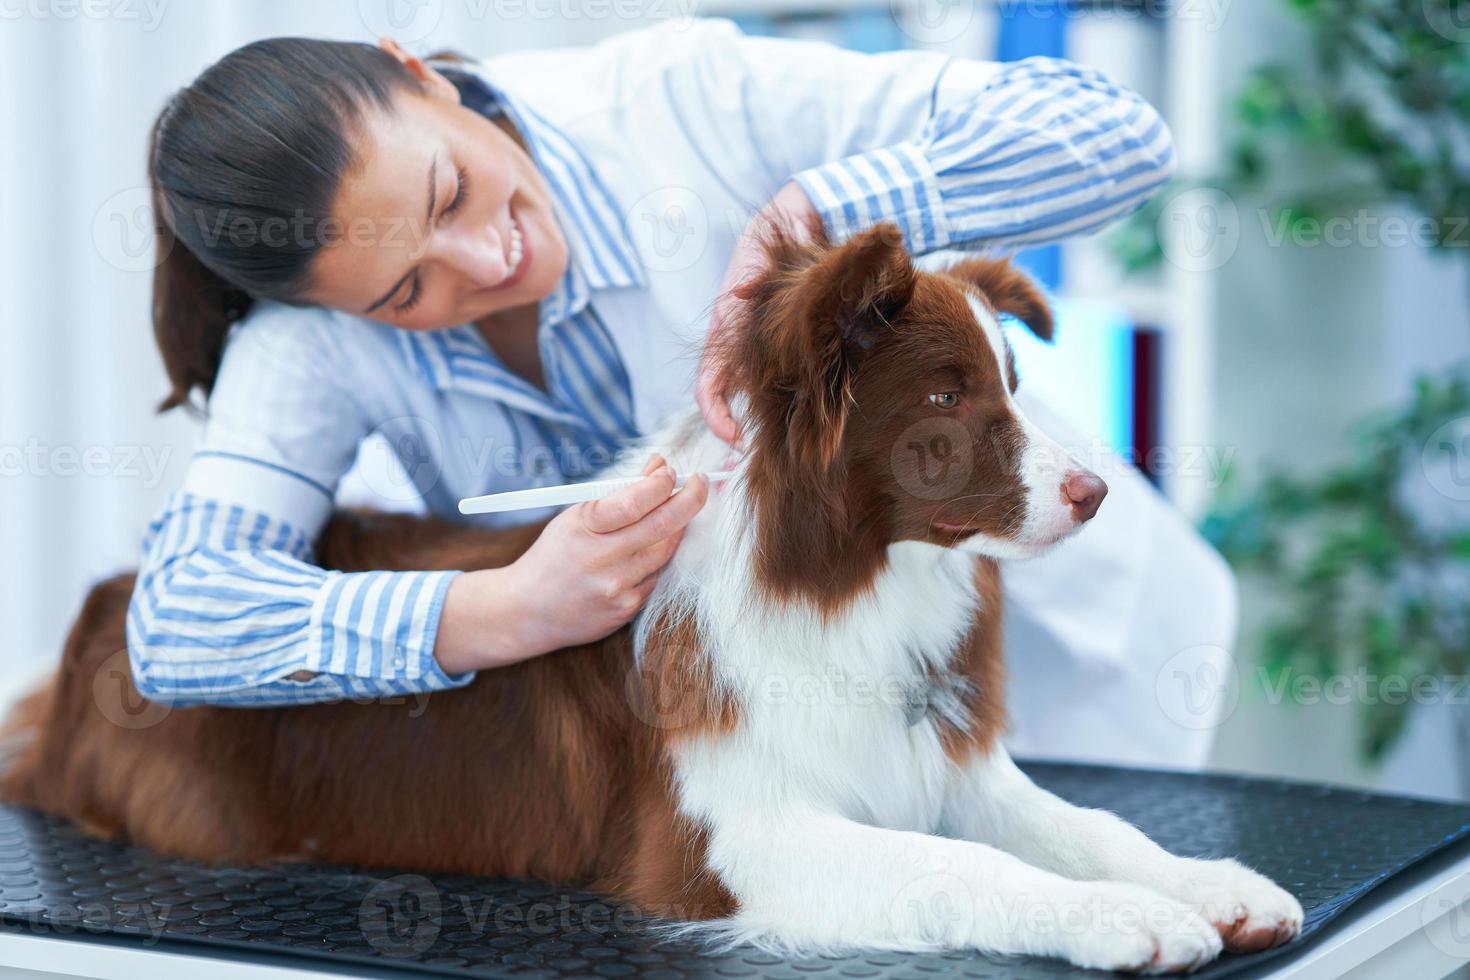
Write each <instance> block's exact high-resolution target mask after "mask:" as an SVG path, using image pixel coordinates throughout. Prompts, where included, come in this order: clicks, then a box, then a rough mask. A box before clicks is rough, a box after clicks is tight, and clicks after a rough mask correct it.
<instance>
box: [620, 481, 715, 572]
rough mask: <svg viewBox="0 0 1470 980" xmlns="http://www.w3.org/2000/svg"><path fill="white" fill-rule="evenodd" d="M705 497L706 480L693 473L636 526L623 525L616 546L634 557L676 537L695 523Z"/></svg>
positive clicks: (707, 493)
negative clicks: (644, 550) (677, 490)
mask: <svg viewBox="0 0 1470 980" xmlns="http://www.w3.org/2000/svg"><path fill="white" fill-rule="evenodd" d="M708 497H709V480H708V479H706V478H705V475H704V474H703V473H696V474H695V475H694V476H692V477H691V478H690V479H689V482H688V483H686V484H684V489H682V490H680V491H679V492H678V493H676V494H674V495H673V496H672V497H669V498H668V499H667V500H665V501H664V502H663V503H661V504H659V505H658V507H656V508H654V509H653V510H652V511H650V512H649V513H648V514H646V515H645V516H644V517H643V518H642V519H641V520H639V521H638V522H637V523H634V524H630V525H628V526H625V527H624V528H623V529H622V531H620V532H619V533H618V544H619V546H620V547H621V548H622V549H623V551H624V553H625V554H634V553H636V552H639V551H642V550H643V549H644V548H647V547H649V546H650V545H653V544H656V543H658V542H659V541H662V540H664V539H665V538H667V537H669V536H670V535H673V534H677V533H678V532H680V531H682V530H684V528H686V527H688V525H689V522H690V521H692V520H694V515H696V514H698V513H699V509H700V508H701V507H703V506H704V502H705V500H706V499H708Z"/></svg>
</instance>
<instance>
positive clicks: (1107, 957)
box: [1059, 882, 1221, 973]
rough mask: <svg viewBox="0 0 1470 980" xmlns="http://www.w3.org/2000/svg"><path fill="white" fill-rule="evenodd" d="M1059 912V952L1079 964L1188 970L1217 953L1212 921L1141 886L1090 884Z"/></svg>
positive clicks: (1152, 970)
mask: <svg viewBox="0 0 1470 980" xmlns="http://www.w3.org/2000/svg"><path fill="white" fill-rule="evenodd" d="M1059 911H1060V913H1061V917H1060V919H1059V922H1060V925H1061V927H1062V928H1061V934H1062V945H1061V949H1060V950H1059V952H1060V955H1061V956H1063V957H1064V958H1066V959H1068V960H1070V961H1071V962H1073V963H1075V964H1077V965H1078V966H1085V967H1091V968H1093V969H1100V970H1123V971H1126V972H1129V973H1188V972H1189V971H1191V970H1197V969H1199V968H1200V967H1201V966H1204V965H1205V964H1206V963H1209V962H1210V961H1211V960H1213V959H1215V957H1217V956H1219V955H1220V948H1221V944H1220V933H1219V932H1217V931H1216V929H1215V927H1214V926H1213V925H1212V924H1211V923H1209V922H1207V921H1206V920H1205V919H1203V918H1201V917H1200V915H1199V913H1198V912H1196V911H1195V910H1194V909H1193V908H1191V907H1190V906H1188V905H1185V904H1182V903H1180V902H1178V901H1176V900H1174V899H1173V898H1170V897H1169V896H1167V895H1164V894H1162V893H1160V892H1156V891H1154V890H1153V889H1150V888H1145V887H1143V886H1141V885H1132V884H1123V883H1119V882H1089V883H1086V884H1084V885H1082V887H1081V889H1080V892H1079V894H1078V895H1077V896H1075V897H1074V900H1073V901H1072V902H1069V903H1067V904H1064V905H1063V906H1061V907H1060V908H1059Z"/></svg>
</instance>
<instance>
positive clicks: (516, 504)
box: [459, 470, 733, 514]
mask: <svg viewBox="0 0 1470 980" xmlns="http://www.w3.org/2000/svg"><path fill="white" fill-rule="evenodd" d="M732 473H733V471H732V470H715V471H714V472H712V473H706V474H704V476H705V478H706V479H707V480H709V482H710V483H718V482H720V481H721V480H728V479H729V478H730V476H731V474H732ZM696 475H698V474H690V475H689V476H681V477H679V478H678V479H676V480H675V481H674V489H675V490H678V489H680V488H682V487H683V486H684V484H686V483H688V482H689V479H690V476H696ZM644 479H647V478H646V477H642V476H626V477H619V478H617V479H613V480H592V481H590V482H588V483H566V484H562V485H561V486H558V487H532V488H531V489H529V490H507V491H506V492H505V493H487V494H485V496H483V497H466V498H465V499H463V500H461V501H460V502H459V512H460V513H461V514H503V513H505V512H506V511H511V510H532V509H534V508H537V507H561V506H563V505H565V504H576V503H581V502H582V501H584V500H601V499H602V498H603V497H606V496H607V495H608V494H611V493H616V492H617V491H619V490H621V489H623V488H624V487H631V486H632V485H633V484H635V483H638V482H639V481H640V480H644Z"/></svg>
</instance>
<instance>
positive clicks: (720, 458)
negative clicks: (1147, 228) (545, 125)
mask: <svg viewBox="0 0 1470 980" xmlns="http://www.w3.org/2000/svg"><path fill="white" fill-rule="evenodd" d="M767 249H768V253H769V256H770V260H771V261H770V267H769V269H768V270H767V271H766V272H765V273H764V274H762V275H761V276H760V277H758V278H757V279H755V280H753V281H751V282H749V283H747V284H746V285H745V286H744V287H742V289H741V290H740V293H739V296H740V299H741V300H742V304H741V305H742V308H743V310H742V314H741V315H742V316H743V319H744V322H743V324H742V327H743V329H738V330H734V331H731V332H730V336H731V339H730V340H729V341H728V342H727V343H726V344H725V346H724V347H723V348H722V349H720V350H717V351H715V352H714V353H715V355H716V356H717V357H718V359H719V363H721V364H722V365H723V366H724V370H725V371H726V372H727V380H728V382H729V387H730V390H732V391H735V392H738V393H739V399H740V402H741V404H742V405H743V409H744V411H743V419H744V421H743V424H744V430H745V433H746V439H747V447H748V448H747V452H746V453H745V454H744V455H743V456H742V457H741V458H740V459H739V461H738V462H736V463H735V464H734V468H735V474H734V476H733V477H732V478H731V479H730V480H729V481H728V482H727V483H726V484H724V485H723V486H721V487H717V488H715V489H714V490H713V491H712V493H711V498H710V502H709V503H708V504H707V505H706V507H705V508H704V510H703V511H702V512H701V514H700V515H699V516H698V518H697V519H696V520H695V522H694V523H693V524H692V525H691V527H690V529H689V531H688V533H687V535H686V537H685V540H684V542H683V544H682V545H681V547H680V549H679V551H678V553H677V554H676V556H675V558H674V560H673V561H672V563H671V564H670V565H669V566H668V568H667V569H666V570H665V571H664V572H663V573H662V575H661V577H660V580H659V583H658V586H657V588H656V590H655V592H654V594H653V596H652V598H651V599H650V601H649V602H648V604H647V606H646V607H645V608H644V610H643V611H642V612H641V613H640V615H639V616H638V618H637V619H636V620H635V621H634V622H633V623H632V624H630V626H628V627H625V628H624V629H621V630H619V631H617V632H615V633H613V634H612V635H611V636H609V637H607V638H606V639H603V640H601V641H599V642H597V643H591V644H586V645H584V646H580V647H576V648H570V649H566V650H562V651H558V652H556V653H553V654H550V655H547V656H543V657H538V658H535V659H532V660H529V661H526V662H524V663H519V664H516V665H514V666H510V667H505V668H502V669H498V670H487V671H484V672H482V673H480V674H479V676H478V677H477V678H476V679H475V681H474V682H473V683H472V684H470V685H469V686H468V687H466V688H464V689H461V690H456V691H450V692H446V693H442V694H435V695H433V696H431V697H430V698H428V699H427V702H426V703H425V704H424V705H421V706H420V707H419V708H418V709H417V710H410V708H409V707H408V706H406V705H404V704H390V703H374V704H354V703H339V704H328V705H316V706H310V707H295V708H282V709H268V710H260V709H250V710H242V709H237V708H212V707H196V708H174V709H170V708H168V707H166V706H155V707H154V708H152V709H150V712H151V713H152V717H151V719H150V721H149V723H148V724H146V725H132V726H122V725H120V724H118V723H117V722H116V720H115V715H116V713H115V712H114V713H112V714H113V716H114V720H110V719H109V717H108V714H109V713H108V712H106V711H104V710H102V707H101V706H102V705H103V703H104V701H105V700H107V699H108V698H111V699H113V700H115V699H116V693H109V694H107V695H105V696H99V695H98V694H96V693H94V692H95V691H97V690H102V689H104V688H105V687H106V685H108V684H121V685H123V693H124V696H125V697H130V698H133V699H136V698H137V693H136V691H135V690H134V689H132V688H131V686H130V681H129V679H128V677H127V672H126V664H127V659H126V652H125V640H124V633H123V623H124V615H125V612H126V607H127V603H128V597H129V595H130V593H131V588H132V583H131V578H130V577H128V576H122V577H119V578H115V579H113V580H111V581H108V582H104V583H102V584H101V585H99V586H97V587H96V589H95V590H94V591H93V592H92V594H91V596H90V597H89V598H88V600H87V602H86V604H85V606H84V608H83V609H82V612H81V614H80V617H79V619H78V622H77V623H76V625H75V627H74V628H73V630H72V633H71V636H70V639H69V641H68V645H67V649H66V653H65V656H64V659H63V662H62V665H61V667H60V670H59V672H58V675H57V676H56V678H55V679H54V681H53V682H52V683H51V684H50V685H49V687H47V688H46V689H45V690H43V691H42V692H40V693H39V694H37V695H35V696H33V697H32V698H31V699H30V700H29V701H28V702H26V703H25V704H24V705H23V706H22V707H21V709H20V710H19V712H18V714H17V716H16V718H15V719H13V725H15V726H16V727H17V728H18V729H19V730H20V731H22V732H23V733H26V734H29V735H30V736H31V737H30V740H29V742H28V744H27V745H26V747H25V748H24V749H23V751H22V752H21V754H20V755H19V756H17V758H16V760H15V762H14V763H13V764H12V765H11V767H10V769H9V771H8V772H7V774H6V775H5V776H4V779H3V782H0V797H3V798H5V799H8V800H10V801H14V802H18V803H22V804H26V805H29V806H33V807H38V808H40V809H42V810H46V811H49V812H52V813H56V814H60V815H62V816H64V817H67V818H69V819H71V820H73V821H76V822H78V823H79V824H81V825H82V826H84V827H86V828H88V829H89V830H91V831H93V832H95V833H98V834H104V835H115V836H122V837H126V838H129V839H131V840H132V841H134V842H136V843H138V844H140V845H143V846H145V847H147V848H150V849H152V850H154V851H157V852H159V853H162V854H166V855H177V856H180V857H187V858H192V859H196V860H201V861H207V862H232V863H235V862H263V861H270V860H279V859H290V860H311V861H323V862H331V863H342V864H350V865H358V866H391V867H399V868H414V869H420V870H425V871H443V872H464V873H472V874H479V875H514V876H530V877H536V878H542V879H547V880H550V881H555V882H565V883H576V884H581V885H585V886H588V887H591V888H592V889H594V890H600V891H602V892H605V893H607V894H609V895H611V896H614V897H616V898H619V899H622V900H626V901H629V902H632V903H634V904H636V905H638V906H640V907H641V908H643V909H645V910H648V911H651V912H653V913H656V914H659V915H661V916H666V917H669V918H671V919H677V920H681V921H683V922H686V923H688V925H686V926H683V927H682V929H683V930H684V931H685V932H689V933H693V934H695V935H697V936H699V937H700V938H702V939H706V940H709V941H711V942H715V943H734V942H741V941H751V942H755V943H758V944H761V945H763V946H766V947H769V948H773V949H777V950H781V951H788V952H803V953H810V952H827V951H836V950H842V949H854V948H873V949H889V950H921V949H942V948H970V949H978V950H986V951H992V952H998V953H1029V954H1039V955H1043V956H1055V957H1061V958H1063V959H1065V960H1069V961H1071V962H1072V963H1075V964H1078V965H1081V966H1088V967H1102V968H1109V969H1123V970H1132V971H1144V972H1177V971H1186V970H1190V969H1193V968H1195V967H1198V966H1200V965H1201V964H1204V963H1206V962H1208V961H1210V960H1212V959H1214V958H1215V957H1216V956H1217V955H1218V954H1219V953H1220V951H1221V949H1222V948H1225V949H1230V950H1237V951H1248V950H1259V949H1264V948H1266V947H1269V946H1273V945H1275V944H1278V943H1281V942H1284V941H1286V940H1288V939H1290V938H1291V937H1293V936H1295V935H1296V934H1297V932H1298V930H1299V929H1300V926H1301V921H1302V909H1301V906H1300V905H1299V904H1298V902H1297V901H1296V900H1295V899H1294V898H1293V897H1292V896H1291V895H1289V894H1287V893H1286V892H1285V891H1283V890H1282V889H1281V888H1279V887H1277V886H1276V885H1275V884H1273V883H1272V882H1270V881H1269V880H1267V879H1266V878H1264V877H1262V876H1261V875H1259V874H1257V873H1255V872H1253V871H1251V870H1249V869H1247V868H1245V867H1243V866H1242V865H1240V864H1239V863H1237V862H1235V861H1232V860H1196V859H1190V858H1183V857H1178V856H1175V855H1172V854H1169V853H1168V852H1166V851H1164V850H1162V849H1161V848H1159V847H1158V846H1157V845H1155V844H1154V843H1152V842H1151V841H1149V840H1148V839H1147V838H1146V837H1145V836H1144V835H1143V834H1142V833H1140V832H1139V831H1138V830H1136V829H1134V828H1133V827H1132V826H1130V825H1128V824H1126V823H1124V822H1123V821H1122V820H1120V819H1119V818H1117V817H1115V816H1114V815H1112V814H1110V813H1106V812H1102V811H1098V810H1090V809H1084V808H1081V807H1076V806H1072V805H1070V804H1068V803H1066V802H1064V801H1063V800H1061V799H1058V798H1057V797H1055V796H1053V795H1052V794H1050V793H1047V792H1045V791H1043V790H1041V789H1039V788H1038V787H1036V786H1035V785H1033V784H1032V783H1031V781H1030V780H1029V779H1027V777H1026V776H1025V775H1024V774H1023V773H1022V772H1021V771H1020V770H1019V769H1017V767H1016V766H1015V765H1014V764H1013V763H1012V762H1011V760H1010V758H1009V757H1008V755H1007V754H1006V751H1005V749H1004V748H1003V747H1002V745H1001V742H1000V740H999V735H1000V733H1001V731H1002V729H1003V726H1004V723H1005V709H1004V697H1003V692H1002V682H1003V678H1002V661H1001V619H1000V612H1001V603H1000V575H1001V567H1000V565H999V562H1000V561H1003V560H1006V559H1014V558H1025V557H1027V556H1031V555H1035V554H1038V553H1040V552H1042V551H1044V550H1046V549H1047V548H1049V547H1051V546H1052V545H1054V544H1056V543H1057V542H1058V541H1060V540H1061V539H1062V538H1064V537H1066V536H1067V535H1069V534H1071V533H1072V532H1073V531H1075V530H1076V529H1077V528H1078V527H1080V526H1081V525H1082V524H1083V523H1085V522H1086V521H1087V520H1088V519H1089V518H1091V517H1092V515H1093V514H1094V513H1095V512H1096V511H1097V509H1098V506H1099V505H1100V504H1101V503H1102V501H1103V497H1104V495H1105V494H1106V492H1107V487H1106V486H1105V485H1104V483H1103V481H1102V480H1100V479H1099V478H1098V477H1097V476H1096V475H1094V474H1092V473H1090V472H1088V471H1087V470H1085V469H1084V468H1083V467H1081V466H1080V465H1079V464H1078V463H1077V462H1075V461H1074V460H1072V459H1071V458H1069V457H1068V455H1067V454H1066V452H1065V451H1063V450H1062V448H1061V447H1060V446H1059V445H1058V444H1057V443H1055V442H1054V441H1053V440H1052V439H1050V438H1048V437H1047V436H1046V435H1045V434H1043V433H1042V432H1040V431H1038V430H1037V429H1036V428H1035V427H1034V426H1032V425H1031V424H1030V423H1028V422H1027V420H1026V418H1025V417H1024V416H1023V415H1022V414H1021V412H1020V411H1019V410H1018V408H1017V406H1016V402H1015V400H1014V398H1013V395H1014V393H1015V390H1016V386H1017V377H1016V370H1015V365H1014V361H1013V358H1012V356H1011V352H1010V348H1009V346H1008V344H1007V341H1006V339H1005V336H1004V334H1003V333H1002V331H1001V326H1000V322H999V319H998V318H999V316H1000V315H1002V314H1009V315H1011V316H1014V317H1015V318H1017V319H1018V320H1020V321H1021V322H1022V323H1024V324H1025V325H1026V326H1028V327H1029V328H1030V329H1031V330H1032V331H1034V332H1035V333H1036V334H1038V335H1040V336H1041V337H1043V338H1048V339H1049V338H1050V335H1051V331H1052V322H1051V315H1050V312H1049V310H1048V308H1047V305H1046V303H1045V301H1044V299H1043V297H1042V296H1041V294H1040V293H1039V292H1038V291H1037V289H1036V288H1035V287H1034V286H1033V285H1032V283H1031V282H1030V281H1029V280H1027V279H1026V278H1025V277H1024V276H1023V275H1021V274H1020V273H1018V272H1017V271H1015V270H1014V269H1013V268H1012V267H1011V266H1010V265H1009V264H1007V263H1006V262H1004V261H996V260H989V259H983V258H972V259H967V260H965V261H961V262H959V263H958V264H955V265H953V266H951V267H950V268H948V269H946V270H945V271H942V272H933V273H931V272H923V271H920V270H918V269H916V268H915V267H914V266H913V265H912V264H911V262H910V259H909V256H908V255H907V253H906V252H905V250H904V248H903V247H902V244H901V242H900V240H899V236H898V233H897V230H896V229H895V228H893V227H892V226H891V225H884V226H879V227H877V228H874V229H872V230H870V231H868V232H865V233H863V234H860V235H858V236H856V237H855V238H853V239H852V240H850V241H849V242H847V243H846V244H842V245H840V246H834V245H831V244H830V243H828V242H827V241H826V240H825V239H824V238H823V236H822V235H821V234H820V232H819V231H814V232H813V235H812V237H810V238H806V237H797V236H793V235H790V234H787V233H783V232H780V231H773V232H772V233H771V234H770V237H769V240H768V245H767ZM649 442H650V444H651V445H652V446H655V447H658V448H660V449H664V450H666V455H668V456H669V458H670V461H671V462H674V463H675V465H676V466H677V467H678V469H679V470H680V471H683V472H693V471H696V470H711V469H717V468H721V467H722V466H724V465H725V464H726V462H727V454H728V452H729V450H728V447H726V446H724V445H723V444H722V443H720V442H719V440H717V439H716V438H715V437H714V436H712V435H711V434H710V433H709V432H708V431H707V430H706V429H705V428H704V426H703V425H702V423H701V421H700V419H699V417H698V416H697V415H696V414H690V415H688V416H687V417H686V418H683V419H682V420H680V421H679V422H678V423H677V424H675V425H672V426H671V427H669V428H668V429H667V430H665V431H663V432H660V433H658V434H655V435H654V436H653V437H652V438H651V439H650V440H649ZM538 530H539V529H538V528H536V527H529V528H521V529H518V530H513V531H486V530H478V529H471V528H466V527H462V526H454V525H450V524H447V523H444V522H439V521H434V520H422V519H418V518H409V517H402V516H396V517H389V516H371V515H354V514H341V515H338V516H337V517H336V518H334V520H333V521H332V522H331V523H330V524H329V525H328V527H327V529H326V530H325V532H324V534H323V537H322V539H321V541H320V543H319V547H318V560H319V561H321V562H322V563H323V564H324V565H326V566H328V567H335V568H339V569H343V570H364V569H431V568H463V569H470V568H482V567H491V566H499V565H504V564H507V563H509V562H511V561H513V560H514V559H515V558H516V557H517V555H519V554H520V553H521V552H522V551H523V550H524V549H525V548H526V547H527V546H528V545H529V543H530V542H531V541H532V540H533V539H534V537H535V535H536V533H537V531H538ZM1057 601H1058V602H1065V601H1066V596H1065V595H1064V594H1063V595H1058V596H1057ZM99 685H101V687H99Z"/></svg>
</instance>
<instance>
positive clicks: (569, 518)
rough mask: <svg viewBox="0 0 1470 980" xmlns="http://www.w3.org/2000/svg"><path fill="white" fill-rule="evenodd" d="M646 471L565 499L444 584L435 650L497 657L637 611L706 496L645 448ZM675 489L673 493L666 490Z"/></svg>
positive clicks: (613, 623) (552, 644)
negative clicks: (604, 492) (496, 561)
mask: <svg viewBox="0 0 1470 980" xmlns="http://www.w3.org/2000/svg"><path fill="white" fill-rule="evenodd" d="M643 475H644V477H645V478H644V479H643V480H640V481H639V482H638V483H636V484H634V485H633V486H631V487H625V488H624V489H622V490H619V491H618V492H617V493H614V494H612V495H610V496H608V497H605V498H603V499H602V500H592V501H588V502H586V503H580V504H576V505H574V506H572V507H569V508H567V509H566V510H564V511H562V512H561V513H560V514H558V515H557V516H556V517H555V518H553V519H552V520H551V522H550V523H549V524H547V525H546V528H545V529H544V530H543V531H542V532H541V536H540V537H538V538H537V539H536V543H535V544H533V545H531V547H530V548H529V549H527V551H526V553H525V554H523V555H522V556H521V557H520V558H518V559H517V560H516V561H515V562H513V563H512V564H510V565H508V566H506V567H505V568H490V569H484V570H481V571H474V572H466V573H464V574H463V575H460V576H458V577H457V578H456V579H455V580H454V582H453V583H452V584H451V585H450V587H449V591H448V593H447V594H446V596H445V599H444V612H443V615H442V619H441V621H440V626H439V636H438V639H437V640H436V641H435V644H434V655H435V657H436V658H437V659H438V661H439V666H440V667H442V668H443V669H444V670H445V671H446V672H447V673H451V674H456V673H460V672H462V671H466V670H480V669H483V668H486V667H497V666H502V665H505V664H509V663H514V662H516V661H518V660H524V659H526V658H528V657H534V656H537V655H539V654H543V653H549V652H551V651H552V650H559V649H561V648H562V647H566V646H573V645H575V644H578V643H590V642H592V641H593V640H599V639H601V638H602V637H604V636H607V635H608V634H609V633H611V632H612V631H613V630H615V629H617V628H618V627H619V626H622V625H623V624H624V623H626V622H628V621H629V620H631V619H632V618H633V616H634V615H635V614H636V613H637V612H638V610H639V609H641V608H642V607H643V603H644V602H645V601H647V599H648V596H649V593H651V592H652V591H653V587H654V585H655V584H657V582H658V573H659V572H660V571H661V570H662V569H663V567H664V566H665V565H667V564H668V562H669V559H671V558H673V557H674V550H675V549H676V548H678V546H679V542H680V541H681V540H683V537H684V529H685V528H686V527H688V525H689V522H690V521H691V520H693V519H694V515H695V514H697V513H699V510H700V508H701V507H703V506H704V502H705V500H706V499H707V497H708V496H709V482H708V481H707V480H706V479H705V477H704V475H703V474H699V475H696V476H695V477H694V478H692V479H691V480H690V481H689V482H688V483H686V484H685V485H684V488H683V489H682V490H680V491H679V492H678V493H673V489H674V479H675V474H674V471H673V470H672V469H671V468H670V467H669V466H668V464H667V463H665V462H664V460H663V458H662V457H661V456H658V455H655V456H653V457H651V458H650V459H649V461H648V464H647V465H646V466H645V467H644V470H643ZM671 494H672V496H671Z"/></svg>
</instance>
